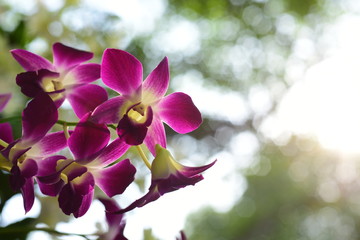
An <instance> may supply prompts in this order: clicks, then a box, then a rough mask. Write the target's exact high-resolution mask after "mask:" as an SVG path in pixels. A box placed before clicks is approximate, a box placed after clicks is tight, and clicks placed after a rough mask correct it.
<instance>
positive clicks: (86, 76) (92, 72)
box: [64, 63, 100, 85]
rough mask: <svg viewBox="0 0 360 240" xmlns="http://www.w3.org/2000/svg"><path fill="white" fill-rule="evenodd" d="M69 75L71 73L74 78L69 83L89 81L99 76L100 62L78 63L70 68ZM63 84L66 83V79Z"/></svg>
mask: <svg viewBox="0 0 360 240" xmlns="http://www.w3.org/2000/svg"><path fill="white" fill-rule="evenodd" d="M69 75H72V76H73V77H74V80H75V81H74V82H72V83H70V84H83V83H91V82H93V81H95V80H97V79H99V78H100V64H98V63H86V64H81V65H78V66H76V67H75V68H74V69H72V70H71V72H70V73H69ZM65 78H66V77H65ZM65 84H68V82H67V81H66V80H64V85H65Z"/></svg>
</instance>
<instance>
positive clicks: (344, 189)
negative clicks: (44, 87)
mask: <svg viewBox="0 0 360 240" xmlns="http://www.w3.org/2000/svg"><path fill="white" fill-rule="evenodd" d="M58 41H59V42H62V43H64V44H67V45H69V46H72V47H75V48H79V49H83V50H88V51H92V52H94V53H95V57H94V59H93V60H92V61H93V62H100V60H101V56H102V53H103V51H104V50H105V49H106V48H120V49H123V50H126V51H128V52H130V53H131V54H133V55H134V56H136V57H137V58H138V59H139V60H141V62H142V63H143V65H144V72H145V73H144V76H146V75H147V74H148V73H149V72H150V71H151V70H152V69H153V68H155V67H156V65H157V64H158V63H159V62H160V61H161V59H162V58H163V57H164V56H168V58H169V62H170V68H171V86H170V90H169V92H173V91H183V92H186V93H188V94H189V95H190V96H191V97H192V98H193V101H194V102H195V104H196V105H197V106H198V107H199V109H200V111H201V112H202V114H203V119H204V122H203V124H202V126H201V127H200V128H199V129H197V130H196V131H194V132H192V133H190V134H187V135H179V134H175V133H174V132H173V131H172V130H171V129H170V128H167V129H166V130H167V134H168V142H169V143H168V145H169V149H170V150H171V152H172V153H173V155H174V156H175V157H176V159H177V160H178V161H179V162H181V163H183V164H184V165H188V166H198V165H202V164H206V163H209V162H211V161H213V160H214V159H217V160H218V161H217V163H216V164H215V165H214V166H213V167H212V168H210V169H209V170H207V171H206V172H205V174H204V178H205V179H204V180H203V181H202V182H199V183H198V184H197V185H196V186H194V187H187V188H184V189H181V190H179V191H177V192H173V193H169V194H167V195H165V196H163V197H162V198H161V199H159V200H158V201H156V202H154V203H151V204H149V205H147V206H145V207H143V208H139V209H136V210H134V211H133V212H131V213H130V214H128V215H127V216H126V218H127V227H126V228H125V236H127V237H128V238H129V239H131V240H132V239H146V240H154V239H160V240H162V239H165V240H167V239H175V237H176V236H178V235H179V231H180V230H184V231H185V233H186V235H187V236H188V238H189V239H190V240H210V239H214V240H215V239H216V240H237V239H251V240H252V239H254V240H262V239H276V240H280V239H284V240H288V239H299V240H308V239H309V240H310V239H314V240H315V239H316V240H321V239H324V240H325V239H326V240H331V239H334V240H335V239H336V240H337V239H344V240H345V239H346V240H347V239H348V240H350V239H359V236H360V232H359V231H360V230H359V229H360V228H359V227H360V108H359V103H360V67H359V66H358V64H359V62H360V61H359V59H360V44H359V43H360V1H357V0H341V1H340V0H302V1H298V0H206V1H205V0H181V1H176V0H131V1H125V0H101V1H97V0H0V76H1V77H0V93H6V92H11V93H12V94H13V98H12V99H11V101H10V103H9V105H8V107H7V108H6V109H5V111H4V112H3V113H2V117H9V116H14V115H19V114H20V112H21V111H22V109H23V107H24V104H25V102H26V100H27V99H25V98H24V97H23V96H22V95H21V93H20V90H19V87H18V86H17V85H16V84H15V76H16V74H17V73H19V72H21V71H23V70H22V69H21V67H20V66H19V65H18V64H17V62H16V61H15V60H13V59H12V57H11V55H10V53H9V50H10V49H14V48H22V49H27V50H29V51H32V52H34V53H36V54H39V55H42V56H44V57H46V58H48V59H49V60H51V59H52V52H51V46H52V44H53V43H54V42H58ZM73 117H74V116H73V114H71V111H69V109H68V108H67V107H66V106H65V107H63V108H62V113H61V118H62V119H68V120H69V119H71V118H73ZM11 123H12V124H13V126H14V128H15V131H16V134H17V136H19V134H20V133H21V129H20V126H21V125H20V122H19V121H13V122H11ZM128 154H129V155H132V153H131V150H130V151H129V153H128ZM132 159H133V160H134V162H136V161H137V160H136V157H134V158H132ZM135 164H136V163H135ZM139 164H140V163H139ZM142 170H143V171H142ZM0 178H1V179H0V211H1V215H0V226H1V227H4V226H7V225H11V226H14V227H17V228H22V229H31V228H33V227H43V226H50V227H54V228H56V230H58V231H62V232H70V233H73V232H77V233H81V234H86V233H94V232H96V231H98V230H99V229H100V230H101V229H106V225H105V224H104V216H103V215H104V214H103V211H104V209H103V207H102V205H101V204H100V203H99V202H97V201H94V203H93V205H92V207H91V209H90V211H89V212H88V213H87V214H86V215H85V216H84V217H83V218H80V219H73V218H72V217H67V216H65V215H64V214H63V213H61V212H60V211H59V210H58V205H57V202H56V199H48V198H45V197H43V196H42V195H41V194H39V195H38V198H37V200H36V202H35V206H34V208H33V210H32V211H31V212H29V213H28V214H27V215H24V212H23V210H22V199H21V196H20V195H19V194H16V193H14V192H12V191H11V190H10V189H9V187H8V184H7V181H8V180H7V175H6V174H5V173H3V172H1V173H0ZM137 179H138V180H137V182H136V183H134V184H133V185H131V187H130V188H129V189H128V190H127V191H126V192H125V193H124V195H123V196H120V197H118V198H117V200H118V201H119V203H120V204H121V206H126V205H127V204H128V203H130V202H131V201H132V200H134V199H137V198H138V197H140V196H141V195H142V194H143V193H144V192H145V191H146V189H147V188H148V186H149V183H150V181H149V180H150V179H149V172H148V171H147V170H146V169H145V168H143V169H140V171H139V172H138V175H137ZM1 235H2V236H4V238H3V237H1ZM0 238H1V239H9V240H10V239H83V238H82V237H79V236H58V235H50V234H48V233H44V232H40V231H32V232H30V233H28V232H27V231H22V232H21V234H20V232H19V233H18V234H15V235H14V234H7V235H5V233H4V232H3V231H2V230H1V228H0Z"/></svg>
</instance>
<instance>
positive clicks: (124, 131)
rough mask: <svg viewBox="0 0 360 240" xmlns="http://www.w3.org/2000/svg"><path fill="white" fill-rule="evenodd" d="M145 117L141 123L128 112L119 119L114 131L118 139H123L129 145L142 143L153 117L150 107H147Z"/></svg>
mask: <svg viewBox="0 0 360 240" xmlns="http://www.w3.org/2000/svg"><path fill="white" fill-rule="evenodd" d="M144 117H145V118H146V119H145V121H144V122H143V123H139V122H136V121H133V120H132V119H131V118H130V117H129V116H128V114H126V115H124V117H123V118H122V119H121V120H120V122H119V124H118V126H117V128H116V131H117V134H118V135H119V137H120V139H123V140H124V141H125V142H126V143H127V144H129V145H140V144H142V143H143V141H144V139H145V137H146V133H147V130H148V127H149V126H150V124H151V122H152V119H153V111H152V109H151V107H148V110H147V111H146V115H145V116H144Z"/></svg>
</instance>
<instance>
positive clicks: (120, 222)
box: [99, 198, 127, 240]
mask: <svg viewBox="0 0 360 240" xmlns="http://www.w3.org/2000/svg"><path fill="white" fill-rule="evenodd" d="M99 200H100V202H101V203H102V204H104V206H105V210H106V222H107V224H108V225H109V230H108V232H107V233H105V234H104V235H103V236H102V237H101V239H103V238H104V239H109V240H127V238H126V237H125V236H124V229H125V225H126V222H125V220H124V219H123V218H124V215H123V214H113V213H112V212H116V211H119V210H120V209H121V208H120V206H119V205H118V204H117V203H116V201H115V200H114V199H105V198H99Z"/></svg>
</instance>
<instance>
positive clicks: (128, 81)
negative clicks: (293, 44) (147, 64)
mask: <svg viewBox="0 0 360 240" xmlns="http://www.w3.org/2000/svg"><path fill="white" fill-rule="evenodd" d="M142 71H143V69H142V65H141V63H140V61H139V60H137V59H136V58H135V57H134V56H132V55H131V54H130V53H127V52H125V51H122V50H118V49H110V48H109V49H106V50H105V52H104V54H103V59H102V63H101V78H102V80H103V82H104V83H105V85H107V86H108V87H110V88H111V89H113V90H115V91H117V92H119V93H121V94H123V95H132V94H133V93H134V92H135V91H136V90H138V88H139V87H140V86H141V83H142Z"/></svg>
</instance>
